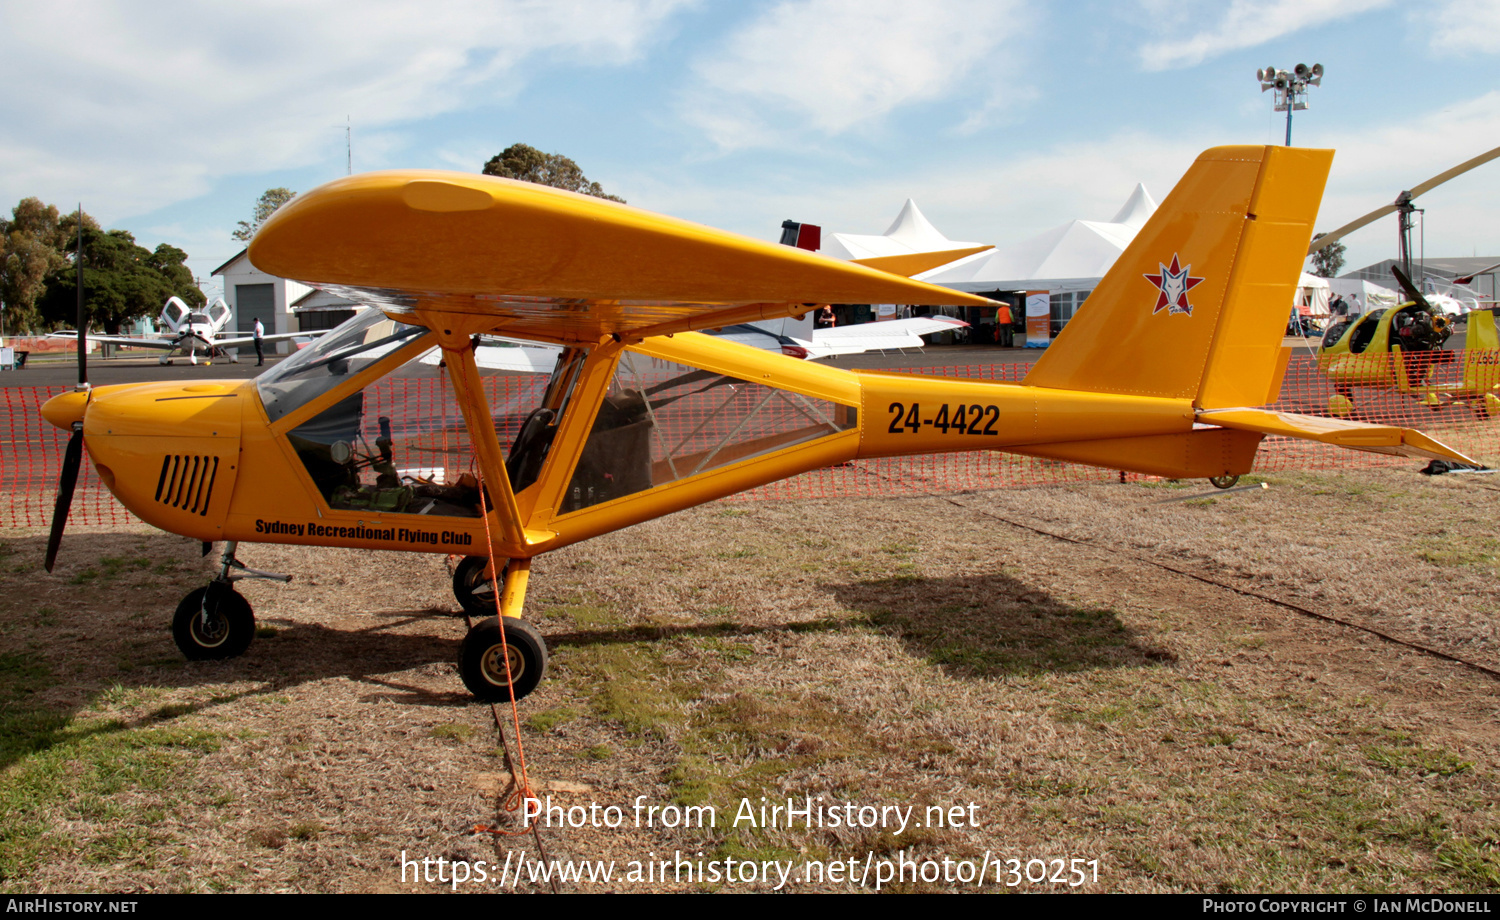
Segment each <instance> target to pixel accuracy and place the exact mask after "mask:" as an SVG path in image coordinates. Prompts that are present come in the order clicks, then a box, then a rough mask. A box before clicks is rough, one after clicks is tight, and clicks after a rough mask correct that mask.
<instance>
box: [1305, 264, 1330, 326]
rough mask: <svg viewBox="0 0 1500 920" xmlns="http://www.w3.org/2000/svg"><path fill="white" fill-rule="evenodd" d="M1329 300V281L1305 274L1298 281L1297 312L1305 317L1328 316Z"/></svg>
mask: <svg viewBox="0 0 1500 920" xmlns="http://www.w3.org/2000/svg"><path fill="white" fill-rule="evenodd" d="M1328 300H1329V285H1328V279H1327V278H1319V277H1318V276H1317V275H1309V274H1308V273H1307V272H1303V273H1302V277H1301V278H1299V279H1298V280H1297V312H1298V313H1301V314H1302V315H1303V316H1327V315H1328Z"/></svg>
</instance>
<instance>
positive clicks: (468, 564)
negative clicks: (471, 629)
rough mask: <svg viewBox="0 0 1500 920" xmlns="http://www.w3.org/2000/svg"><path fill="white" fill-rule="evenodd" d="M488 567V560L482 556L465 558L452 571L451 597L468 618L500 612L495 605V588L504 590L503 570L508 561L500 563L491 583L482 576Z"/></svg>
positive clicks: (486, 577) (488, 615)
mask: <svg viewBox="0 0 1500 920" xmlns="http://www.w3.org/2000/svg"><path fill="white" fill-rule="evenodd" d="M488 565H489V560H488V559H486V558H485V557H483V556H465V557H464V561H463V562H460V563H459V564H458V568H456V569H454V570H453V596H454V597H455V598H457V599H458V604H459V606H460V607H462V608H464V611H465V612H466V613H468V614H469V615H470V616H476V617H491V616H494V615H495V614H497V613H499V612H500V611H499V608H498V607H497V606H496V603H495V600H496V599H495V586H496V585H498V586H499V587H500V588H501V589H502V590H504V588H505V569H506V568H507V567H508V566H509V565H510V560H505V561H504V562H502V563H501V565H500V570H499V571H498V572H496V573H495V580H494V581H493V582H492V581H490V579H489V577H488V576H486V575H485V574H484V570H485V567H486V566H488Z"/></svg>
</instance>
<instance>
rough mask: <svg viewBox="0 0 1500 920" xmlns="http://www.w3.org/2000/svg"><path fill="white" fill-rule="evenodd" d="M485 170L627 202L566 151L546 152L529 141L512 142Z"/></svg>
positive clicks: (492, 173) (501, 175)
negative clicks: (590, 177)
mask: <svg viewBox="0 0 1500 920" xmlns="http://www.w3.org/2000/svg"><path fill="white" fill-rule="evenodd" d="M483 172H484V174H485V175H486V176H499V177H500V178H502V179H519V180H520V181H522V182H535V183H536V184H537V185H549V186H551V187H552V188H560V189H566V190H568V191H570V192H578V193H579V194H581V195H593V196H594V197H595V198H605V199H608V200H610V201H618V202H620V203H621V204H624V203H625V199H624V198H621V197H619V196H618V195H610V194H608V193H606V192H605V191H604V189H603V188H602V187H600V185H599V183H597V182H590V181H589V180H588V177H586V176H584V174H583V170H581V169H579V168H578V164H577V163H574V162H573V161H572V160H570V159H568V158H567V157H565V156H563V155H562V154H560V153H542V152H541V151H540V150H538V149H536V148H535V147H531V146H528V145H526V144H511V145H510V146H509V147H506V148H505V149H504V150H502V151H500V152H499V153H497V154H495V155H494V156H492V157H490V161H489V162H488V163H486V164H484V170H483Z"/></svg>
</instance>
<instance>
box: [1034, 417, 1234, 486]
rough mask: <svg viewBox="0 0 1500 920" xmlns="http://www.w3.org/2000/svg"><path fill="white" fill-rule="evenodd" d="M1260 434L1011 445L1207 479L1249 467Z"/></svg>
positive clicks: (1213, 431) (1216, 432) (1211, 431)
mask: <svg viewBox="0 0 1500 920" xmlns="http://www.w3.org/2000/svg"><path fill="white" fill-rule="evenodd" d="M1262 437H1263V436H1262V435H1261V434H1260V433H1259V432H1250V431H1234V430H1232V429H1228V428H1206V429H1198V430H1196V431H1189V432H1186V433H1184V434H1162V435H1152V436H1146V437H1137V438H1109V439H1105V440H1099V441H1068V442H1064V443H1061V444H1028V445H1026V446H1024V447H1017V448H1012V450H1014V451H1015V452H1016V453H1018V454H1026V455H1028V456H1032V457H1045V458H1047V459H1049V460H1066V461H1067V462H1069V463H1087V464H1090V465H1092V466H1102V467H1106V468H1108V469H1117V470H1125V471H1127V472H1131V473H1140V474H1142V475H1145V476H1165V477H1167V478H1169V479H1209V478H1211V477H1214V476H1239V475H1243V474H1245V473H1248V472H1250V469H1251V467H1253V466H1254V465H1255V451H1256V449H1257V448H1258V447H1259V446H1260V441H1261V438H1262Z"/></svg>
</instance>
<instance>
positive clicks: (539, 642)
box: [458, 617, 547, 703]
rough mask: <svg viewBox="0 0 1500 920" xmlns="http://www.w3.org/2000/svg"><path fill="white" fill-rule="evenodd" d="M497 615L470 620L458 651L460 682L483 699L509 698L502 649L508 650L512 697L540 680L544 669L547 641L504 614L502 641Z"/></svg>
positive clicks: (522, 694)
mask: <svg viewBox="0 0 1500 920" xmlns="http://www.w3.org/2000/svg"><path fill="white" fill-rule="evenodd" d="M500 619H501V618H499V617H489V618H487V619H484V620H480V621H479V622H478V623H475V624H474V628H473V629H470V630H469V634H468V635H467V636H464V641H463V645H462V646H460V647H459V651H458V672H459V674H460V675H462V676H463V679H464V686H465V687H468V688H469V692H470V693H472V694H474V696H475V698H476V699H478V700H480V701H481V702H485V703H501V702H507V701H509V700H510V693H508V692H507V685H506V674H505V657H504V652H505V651H509V653H510V676H511V679H512V680H513V681H514V687H515V693H516V699H518V700H520V699H525V698H526V696H527V694H529V693H531V691H533V690H535V689H536V688H537V685H538V684H540V683H541V682H542V676H543V675H545V674H546V673H547V642H546V640H544V639H543V638H542V634H541V633H540V632H538V631H537V628H536V627H535V626H532V625H531V624H530V623H528V622H526V621H525V620H522V619H518V618H516V617H505V618H504V619H505V627H504V628H505V644H504V645H503V646H502V645H501V642H500V629H501V627H500Z"/></svg>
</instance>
